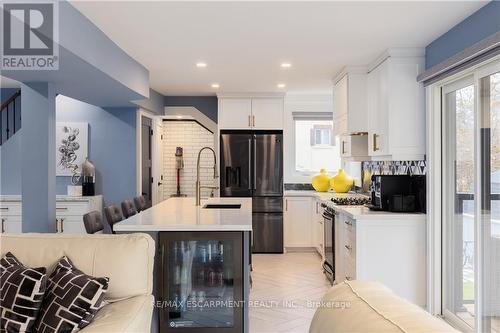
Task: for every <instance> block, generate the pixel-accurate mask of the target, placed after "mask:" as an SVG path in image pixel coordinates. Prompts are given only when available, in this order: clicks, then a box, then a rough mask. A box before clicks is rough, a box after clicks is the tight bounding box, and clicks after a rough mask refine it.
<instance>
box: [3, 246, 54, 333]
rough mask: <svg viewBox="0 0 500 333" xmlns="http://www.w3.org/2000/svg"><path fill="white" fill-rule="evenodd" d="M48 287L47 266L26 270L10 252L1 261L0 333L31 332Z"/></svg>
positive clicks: (27, 268)
mask: <svg viewBox="0 0 500 333" xmlns="http://www.w3.org/2000/svg"><path fill="white" fill-rule="evenodd" d="M46 285H47V275H46V269H45V267H39V268H29V267H25V266H24V265H23V264H22V263H21V262H20V261H19V260H17V258H16V257H15V256H14V255H13V254H12V253H10V252H8V253H7V254H6V255H5V257H3V258H2V259H1V260H0V312H1V313H0V331H1V332H7V333H14V332H15V333H17V332H31V331H32V329H33V327H34V325H35V321H36V318H37V315H38V312H39V311H40V307H41V305H42V300H43V294H44V292H45V288H46Z"/></svg>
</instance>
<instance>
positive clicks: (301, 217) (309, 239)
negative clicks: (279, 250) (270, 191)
mask: <svg viewBox="0 0 500 333" xmlns="http://www.w3.org/2000/svg"><path fill="white" fill-rule="evenodd" d="M311 211H312V198H311V197H285V214H284V232H285V248H287V247H313V246H314V244H313V230H314V229H313V228H312V227H311V225H312V222H313V221H312V216H311Z"/></svg>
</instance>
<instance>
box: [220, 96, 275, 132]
mask: <svg viewBox="0 0 500 333" xmlns="http://www.w3.org/2000/svg"><path fill="white" fill-rule="evenodd" d="M218 97H219V109H218V114H219V116H218V117H219V120H218V126H219V129H256V130H259V129H274V130H282V129H283V117H284V113H283V103H284V98H283V95H281V94H280V95H263V96H248V97H247V96H244V97H242V96H241V95H219V96H218Z"/></svg>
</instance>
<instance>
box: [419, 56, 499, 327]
mask: <svg viewBox="0 0 500 333" xmlns="http://www.w3.org/2000/svg"><path fill="white" fill-rule="evenodd" d="M498 71H500V56H496V57H494V58H492V59H489V60H488V61H486V62H483V63H481V64H478V65H476V66H473V67H471V68H469V69H467V70H465V71H463V72H460V73H457V74H455V75H453V76H450V77H447V78H445V79H443V80H441V81H438V82H436V83H433V84H432V85H429V86H428V87H426V138H427V140H426V148H427V159H428V168H427V169H428V173H427V207H428V209H427V226H428V227H427V254H428V255H427V310H428V311H429V312H430V313H431V314H433V315H438V316H442V315H443V305H444V304H443V299H444V291H445V289H446V288H445V287H444V284H445V283H446V281H445V280H444V278H445V276H446V275H445V272H444V270H445V269H446V265H445V264H446V263H445V262H444V260H445V258H443V245H444V244H443V236H444V235H445V231H446V230H445V223H443V222H444V221H443V212H444V209H443V204H445V200H446V198H445V194H444V193H443V192H444V188H443V177H442V170H443V162H444V160H443V154H444V153H445V152H444V151H443V149H442V144H443V137H442V129H443V126H444V124H445V123H444V117H443V114H442V100H441V98H442V97H441V96H442V93H443V88H444V87H446V86H447V85H449V84H451V83H453V82H455V81H458V80H460V79H464V78H466V77H468V76H471V75H472V76H473V82H474V86H475V110H476V112H478V111H477V110H479V105H480V103H481V99H480V98H479V96H478V92H477V87H479V83H480V82H479V81H480V79H481V77H484V76H486V75H489V74H491V73H495V72H498ZM475 129H476V131H478V130H479V129H480V122H479V121H477V120H476V125H475ZM475 136H476V137H477V135H475ZM476 141H479V140H476ZM475 145H476V150H475V161H476V163H477V162H479V161H480V142H476V143H475ZM475 176H476V177H475V182H476V183H475V188H476V189H477V188H479V187H478V185H479V184H478V182H480V180H481V168H477V170H476V175H475ZM475 195H476V196H475V210H476V216H480V215H478V214H479V213H480V208H481V207H480V205H481V197H480V195H481V193H479V191H478V193H476V194H475ZM480 227H481V224H480V223H476V229H475V259H474V261H475V263H476V267H475V301H476V314H481V313H482V309H481V306H482V299H481V297H482V294H481V292H479V291H480V290H482V288H483V286H482V282H483V281H482V279H480V278H479V276H478V274H479V272H482V271H483V268H482V267H481V266H480V265H481V262H482V258H481V257H480V256H481V254H482V253H481V251H477V249H479V248H480V247H481V246H482V244H481V237H479V236H480V235H481V230H480ZM447 320H449V321H450V323H451V324H452V325H454V326H456V327H457V328H459V329H461V330H463V331H466V332H467V331H472V330H471V328H470V327H469V326H467V325H466V324H465V323H463V322H462V321H461V320H453V317H450V318H447ZM481 327H482V316H480V315H476V316H475V330H476V331H477V330H478V329H480V328H481Z"/></svg>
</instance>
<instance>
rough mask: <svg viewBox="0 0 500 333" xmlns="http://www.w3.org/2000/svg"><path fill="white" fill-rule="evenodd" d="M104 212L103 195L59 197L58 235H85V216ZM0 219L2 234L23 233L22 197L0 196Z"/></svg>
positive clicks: (57, 204)
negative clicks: (90, 213) (89, 213)
mask: <svg viewBox="0 0 500 333" xmlns="http://www.w3.org/2000/svg"><path fill="white" fill-rule="evenodd" d="M93 210H96V211H99V212H101V211H102V195H96V196H92V197H70V196H57V198H56V220H55V221H54V226H55V230H56V232H57V233H68V234H85V233H86V231H85V226H84V224H83V215H84V214H86V213H88V212H90V211H93ZM0 218H1V222H2V226H1V227H2V228H1V231H2V233H3V232H5V233H21V232H22V223H21V222H22V201H21V196H20V195H9V196H0Z"/></svg>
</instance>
